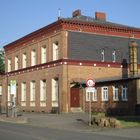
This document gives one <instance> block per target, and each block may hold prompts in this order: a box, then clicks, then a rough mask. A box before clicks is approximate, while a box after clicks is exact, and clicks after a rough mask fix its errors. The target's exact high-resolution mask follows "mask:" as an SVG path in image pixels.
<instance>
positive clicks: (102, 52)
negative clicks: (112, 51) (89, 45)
mask: <svg viewBox="0 0 140 140" xmlns="http://www.w3.org/2000/svg"><path fill="white" fill-rule="evenodd" d="M101 61H102V62H104V61H105V50H104V49H103V50H101Z"/></svg>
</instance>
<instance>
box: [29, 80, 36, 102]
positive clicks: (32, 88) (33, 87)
mask: <svg viewBox="0 0 140 140" xmlns="http://www.w3.org/2000/svg"><path fill="white" fill-rule="evenodd" d="M35 96H36V82H35V81H31V82H30V101H35Z"/></svg>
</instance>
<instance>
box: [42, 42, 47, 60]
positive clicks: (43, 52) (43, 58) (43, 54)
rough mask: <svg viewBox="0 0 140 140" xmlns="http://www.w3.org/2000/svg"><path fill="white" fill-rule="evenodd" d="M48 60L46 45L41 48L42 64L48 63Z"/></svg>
mask: <svg viewBox="0 0 140 140" xmlns="http://www.w3.org/2000/svg"><path fill="white" fill-rule="evenodd" d="M46 58H47V57H46V45H44V46H43V47H41V63H46V62H47V59H46Z"/></svg>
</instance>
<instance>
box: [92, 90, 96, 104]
mask: <svg viewBox="0 0 140 140" xmlns="http://www.w3.org/2000/svg"><path fill="white" fill-rule="evenodd" d="M92 101H97V89H95V90H94V92H93V93H92Z"/></svg>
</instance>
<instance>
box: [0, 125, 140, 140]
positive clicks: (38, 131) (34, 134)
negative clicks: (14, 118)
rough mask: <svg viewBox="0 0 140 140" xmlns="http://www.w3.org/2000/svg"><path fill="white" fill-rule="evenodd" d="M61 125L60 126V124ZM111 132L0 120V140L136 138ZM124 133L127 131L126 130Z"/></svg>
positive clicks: (112, 139) (107, 139) (104, 139)
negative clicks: (77, 129) (76, 129)
mask: <svg viewBox="0 0 140 140" xmlns="http://www.w3.org/2000/svg"><path fill="white" fill-rule="evenodd" d="M60 127H61V126H60ZM115 131H116V130H111V132H103V133H102V132H92V131H89V132H87V131H86V132H84V131H75V130H64V129H54V128H48V127H40V126H32V125H23V124H13V123H5V122H0V140H118V139H119V140H138V139H140V138H136V137H135V138H133V136H132V137H127V136H123V135H121V136H120V135H114V134H115ZM126 133H128V132H127V131H126Z"/></svg>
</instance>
